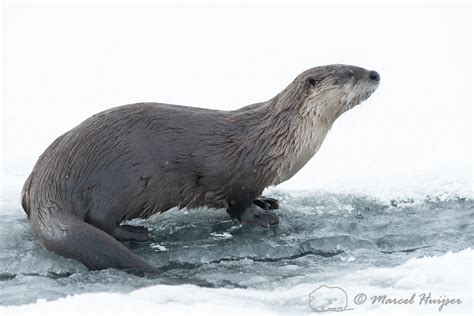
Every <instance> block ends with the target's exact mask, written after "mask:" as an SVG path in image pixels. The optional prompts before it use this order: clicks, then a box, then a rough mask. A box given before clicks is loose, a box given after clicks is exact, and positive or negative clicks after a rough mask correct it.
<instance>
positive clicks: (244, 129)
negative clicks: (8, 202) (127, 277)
mask: <svg viewBox="0 0 474 316" xmlns="http://www.w3.org/2000/svg"><path fill="white" fill-rule="evenodd" d="M379 80H380V77H379V75H378V74H377V72H375V71H368V70H365V69H363V68H359V67H355V66H347V65H329V66H322V67H316V68H312V69H309V70H306V71H304V72H303V73H302V74H300V75H299V76H298V77H297V78H296V79H295V80H294V81H293V82H292V83H290V85H289V86H288V87H286V88H285V89H284V90H283V91H282V92H280V93H279V94H278V95H277V96H275V97H274V98H272V99H271V100H269V101H267V102H262V103H256V104H252V105H249V106H246V107H243V108H240V109H238V110H234V111H217V110H209V109H203V108H193V107H187V106H178V105H170V104H161V103H139V104H132V105H125V106H119V107H116V108H112V109H109V110H106V111H103V112H101V113H98V114H96V115H94V116H92V117H90V118H89V119H87V120H85V121H84V122H82V123H81V124H79V125H78V126H76V127H74V128H73V129H71V130H70V131H68V132H66V133H65V134H63V135H62V136H60V137H59V138H57V139H56V140H55V141H54V142H53V143H52V144H51V145H50V146H49V147H48V148H47V149H46V151H45V152H44V153H43V154H42V155H41V156H40V158H39V159H38V162H37V163H36V165H35V166H34V168H33V171H32V173H31V175H30V176H29V177H28V179H27V180H26V182H25V185H24V187H23V191H22V206H23V209H24V210H25V212H26V213H27V215H28V220H29V222H30V223H31V226H32V227H33V231H34V234H35V235H36V237H37V238H38V239H39V242H40V243H41V245H42V246H43V247H44V248H45V249H47V250H50V251H53V252H55V253H57V254H60V255H62V256H65V257H69V258H74V259H76V260H78V261H80V262H81V263H83V264H84V265H85V266H86V267H87V268H89V269H91V270H98V269H104V268H117V269H135V270H139V271H153V270H154V269H155V268H154V267H153V266H152V265H151V264H149V263H148V262H146V261H145V260H144V259H142V258H140V257H139V256H137V255H135V254H134V253H132V252H131V251H130V250H129V249H128V248H126V247H125V246H124V245H123V244H122V243H120V242H119V241H126V240H134V241H144V240H147V239H148V237H149V236H148V231H147V230H146V229H145V228H143V227H135V226H131V225H125V224H121V223H122V222H123V221H125V220H129V219H133V218H147V217H149V216H151V215H153V214H155V213H157V212H165V211H166V210H168V209H170V208H172V207H175V206H177V207H179V208H183V207H187V208H196V207H200V206H207V207H211V208H223V209H226V210H227V212H228V213H229V215H230V217H231V218H233V219H237V220H239V221H240V222H242V223H253V224H257V225H260V226H262V227H269V226H270V225H274V224H277V223H278V217H277V216H276V214H275V212H274V211H272V210H273V209H276V208H278V201H277V200H275V199H272V198H265V197H261V194H262V191H263V190H264V189H265V188H266V187H268V186H274V185H277V184H279V183H281V182H283V181H285V180H288V179H289V178H291V177H292V176H293V175H294V174H295V173H296V172H297V171H298V170H299V169H301V167H303V166H304V164H305V163H306V162H307V161H308V160H309V159H310V158H311V157H312V156H313V155H314V154H315V153H316V152H317V151H318V149H319V147H320V146H321V143H322V142H323V140H324V138H325V136H326V134H327V133H328V131H329V129H330V128H331V126H332V124H333V123H334V121H335V120H336V118H337V117H339V116H340V115H341V114H342V113H344V112H346V111H347V110H349V109H351V108H352V107H354V106H355V105H357V104H358V103H360V102H362V101H363V100H365V99H367V98H368V97H369V96H370V95H371V93H372V92H374V91H375V89H376V88H377V86H378V84H379Z"/></svg>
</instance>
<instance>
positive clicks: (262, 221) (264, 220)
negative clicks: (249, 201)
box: [240, 205, 279, 228]
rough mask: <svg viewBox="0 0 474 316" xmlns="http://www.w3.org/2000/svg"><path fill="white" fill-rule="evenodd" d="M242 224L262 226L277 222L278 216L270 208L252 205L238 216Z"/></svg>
mask: <svg viewBox="0 0 474 316" xmlns="http://www.w3.org/2000/svg"><path fill="white" fill-rule="evenodd" d="M240 222H241V223H242V224H255V225H258V226H260V227H263V228H270V226H273V225H277V224H278V223H279V219H278V216H277V215H276V214H275V212H273V211H272V210H268V209H263V208H259V207H256V206H255V205H252V206H251V207H249V208H248V209H246V210H245V212H244V213H243V214H242V215H241V216H240Z"/></svg>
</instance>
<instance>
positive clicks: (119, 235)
mask: <svg viewBox="0 0 474 316" xmlns="http://www.w3.org/2000/svg"><path fill="white" fill-rule="evenodd" d="M112 236H113V237H114V238H115V239H117V240H119V241H141V242H142V241H149V240H150V233H149V231H148V229H146V228H145V227H143V226H132V225H119V226H117V227H116V228H115V229H114V230H113V232H112Z"/></svg>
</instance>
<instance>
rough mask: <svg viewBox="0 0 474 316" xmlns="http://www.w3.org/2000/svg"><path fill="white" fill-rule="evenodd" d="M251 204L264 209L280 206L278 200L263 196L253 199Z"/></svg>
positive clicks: (273, 208) (274, 208)
mask: <svg viewBox="0 0 474 316" xmlns="http://www.w3.org/2000/svg"><path fill="white" fill-rule="evenodd" d="M253 204H255V205H257V206H258V207H260V208H263V209H264V210H276V209H278V208H279V207H280V205H279V203H278V200H276V199H273V198H267V197H265V196H260V197H259V198H258V199H256V200H254V201H253Z"/></svg>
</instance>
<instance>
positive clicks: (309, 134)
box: [246, 91, 333, 186]
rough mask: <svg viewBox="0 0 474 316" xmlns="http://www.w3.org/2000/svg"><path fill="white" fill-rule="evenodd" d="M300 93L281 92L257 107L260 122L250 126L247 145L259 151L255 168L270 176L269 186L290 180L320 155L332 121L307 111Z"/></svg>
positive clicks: (306, 105)
mask: <svg viewBox="0 0 474 316" xmlns="http://www.w3.org/2000/svg"><path fill="white" fill-rule="evenodd" d="M304 102H306V100H305V99H304V98H303V97H302V94H301V93H298V94H295V95H292V94H288V93H287V92H286V91H282V93H280V94H279V95H277V96H276V97H275V98H273V99H271V100H269V101H268V102H266V103H264V104H262V105H261V106H259V107H258V111H259V112H261V113H260V114H261V115H259V117H260V118H259V119H258V121H257V122H256V121H253V122H252V123H253V124H252V126H249V129H248V131H249V135H246V137H247V139H246V143H247V145H249V146H255V147H257V148H259V149H260V152H261V155H256V157H255V165H256V166H258V167H259V168H260V169H263V170H261V171H262V174H267V175H269V177H268V178H267V179H266V185H267V186H269V185H277V184H279V183H281V182H283V181H286V180H288V179H289V178H291V177H292V176H293V175H294V174H295V173H296V172H298V170H300V169H301V168H302V167H303V166H304V165H305V164H306V163H307V162H308V160H309V159H310V158H311V157H312V156H313V155H314V154H315V153H316V152H317V151H318V149H319V148H320V146H321V144H322V142H323V140H324V138H325V137H326V135H327V133H328V131H329V129H330V128H331V126H332V123H333V122H331V121H328V120H325V119H324V118H322V117H320V116H318V115H317V112H316V111H311V110H307V109H308V104H304Z"/></svg>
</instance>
